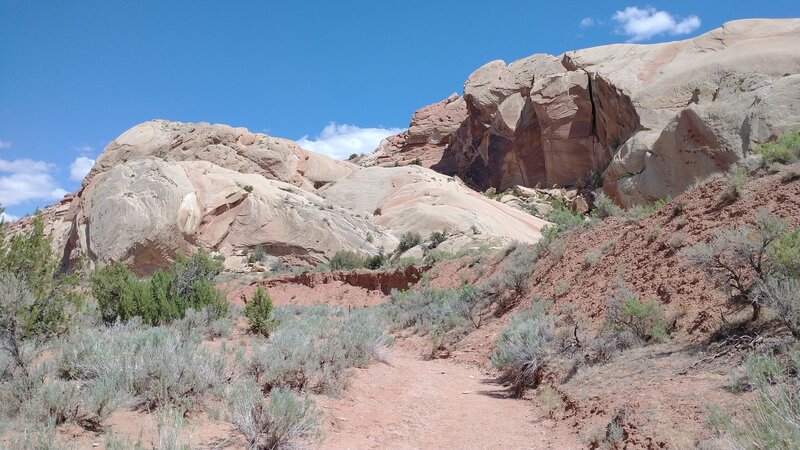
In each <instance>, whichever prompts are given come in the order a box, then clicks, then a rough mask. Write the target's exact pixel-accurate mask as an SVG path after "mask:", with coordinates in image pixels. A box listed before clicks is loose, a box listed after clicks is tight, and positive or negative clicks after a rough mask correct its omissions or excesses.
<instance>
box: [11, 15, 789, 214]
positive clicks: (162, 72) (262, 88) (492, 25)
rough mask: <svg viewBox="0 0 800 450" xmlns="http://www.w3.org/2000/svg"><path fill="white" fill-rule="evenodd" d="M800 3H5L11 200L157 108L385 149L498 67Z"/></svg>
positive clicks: (323, 147) (57, 189)
mask: <svg viewBox="0 0 800 450" xmlns="http://www.w3.org/2000/svg"><path fill="white" fill-rule="evenodd" d="M798 16H800V2H797V1H769V2H767V1H762V2H753V1H752V0H748V1H739V0H730V1H727V2H725V4H724V7H720V6H718V4H717V2H698V1H670V2H666V1H660V2H650V3H637V2H633V1H624V2H618V1H605V2H596V1H592V2H589V1H587V2H571V1H562V2H534V1H485V2H477V1H465V0H461V1H449V0H448V1H444V0H427V1H405V2H380V1H374V0H372V1H339V2H322V1H318V2H303V1H294V2H287V1H280V2H272V1H261V2H255V1H253V2H244V1H227V2H219V1H217V2H212V1H201V0H198V1H191V2H188V1H186V2H179V1H172V2H164V1H111V0H107V1H72V2H66V1H36V2H24V1H18V0H0V203H2V204H3V205H5V206H6V210H7V214H9V216H12V217H13V216H21V215H23V214H27V213H30V212H31V211H33V210H34V209H35V208H36V207H38V206H43V205H46V204H49V203H51V202H52V201H53V200H55V199H56V198H59V197H60V196H61V195H63V194H64V193H65V192H71V191H75V190H76V189H77V188H78V187H79V186H80V179H81V177H82V175H83V174H84V173H85V172H86V171H87V170H88V168H89V167H91V164H92V161H93V159H94V158H95V157H96V156H97V155H98V154H99V153H100V152H101V151H102V149H103V147H105V145H106V144H108V142H110V141H111V140H113V139H114V138H115V137H116V136H118V135H119V134H121V133H122V132H123V131H125V130H126V129H128V128H130V127H131V126H133V125H135V124H137V123H140V122H143V121H146V120H149V119H153V118H164V119H170V120H180V121H205V122H212V123H227V124H231V125H234V126H245V127H247V128H249V129H251V130H254V131H261V132H266V133H269V134H271V135H274V136H281V137H286V138H290V139H296V140H301V143H302V144H303V145H304V146H305V147H308V148H309V149H312V150H316V151H320V152H324V153H329V154H332V155H334V156H340V155H348V154H350V153H352V152H354V151H356V152H360V151H370V150H371V149H372V148H374V146H375V145H376V143H377V141H378V140H380V139H381V138H382V137H383V136H385V135H387V134H389V133H391V132H393V131H396V130H397V129H401V128H404V127H406V126H407V125H408V122H409V119H410V117H411V114H412V113H413V112H414V111H415V110H416V109H418V108H420V107H422V106H424V105H427V104H429V103H432V102H435V101H438V100H440V99H442V98H444V97H447V96H448V95H449V94H450V93H452V92H454V91H460V90H461V87H462V85H463V82H464V80H465V79H466V78H467V76H468V75H469V74H470V73H471V72H472V71H473V70H475V69H476V68H478V67H479V66H481V65H482V64H484V63H486V62H488V61H491V60H494V59H504V60H506V61H509V62H510V61H513V60H515V59H518V58H521V57H524V56H527V55H530V54H533V53H539V52H547V53H553V54H559V53H562V52H564V51H567V50H572V49H577V48H584V47H590V46H595V45H603V44H609V43H617V42H627V41H630V42H642V43H649V42H661V41H666V40H674V39H680V38H686V37H691V36H695V35H698V34H701V33H703V32H705V31H708V30H710V29H713V28H716V27H718V26H720V25H722V23H724V22H726V21H728V20H733V19H739V18H750V17H798Z"/></svg>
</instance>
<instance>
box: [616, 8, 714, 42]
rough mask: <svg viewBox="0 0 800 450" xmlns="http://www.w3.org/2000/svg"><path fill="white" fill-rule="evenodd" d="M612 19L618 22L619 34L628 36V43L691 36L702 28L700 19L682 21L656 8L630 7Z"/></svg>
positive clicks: (687, 18) (689, 18) (690, 18)
mask: <svg viewBox="0 0 800 450" xmlns="http://www.w3.org/2000/svg"><path fill="white" fill-rule="evenodd" d="M612 19H613V20H614V21H615V22H617V24H618V27H617V32H618V33H621V34H624V35H626V36H628V42H639V41H646V40H648V39H651V38H653V37H655V36H658V35H660V34H665V33H666V34H671V35H680V34H689V33H691V32H692V31H694V30H696V29H698V28H699V27H700V18H699V17H697V16H694V15H692V16H688V17H686V18H683V19H680V20H679V18H677V17H675V16H673V15H672V14H670V13H668V12H666V11H659V10H657V9H656V8H652V7H647V8H639V7H636V6H629V7H627V8H625V9H624V10H622V11H617V12H616V13H615V14H614V16H613V17H612Z"/></svg>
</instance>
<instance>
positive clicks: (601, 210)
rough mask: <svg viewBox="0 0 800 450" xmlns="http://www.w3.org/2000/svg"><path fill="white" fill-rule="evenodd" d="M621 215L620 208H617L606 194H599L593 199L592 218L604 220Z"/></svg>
mask: <svg viewBox="0 0 800 450" xmlns="http://www.w3.org/2000/svg"><path fill="white" fill-rule="evenodd" d="M622 214H623V211H622V208H620V207H619V206H617V204H616V203H614V201H613V200H611V199H610V198H609V197H608V196H607V195H606V194H603V193H601V194H599V195H598V196H597V198H595V200H594V210H592V217H595V218H598V219H605V218H607V217H615V216H621V215H622Z"/></svg>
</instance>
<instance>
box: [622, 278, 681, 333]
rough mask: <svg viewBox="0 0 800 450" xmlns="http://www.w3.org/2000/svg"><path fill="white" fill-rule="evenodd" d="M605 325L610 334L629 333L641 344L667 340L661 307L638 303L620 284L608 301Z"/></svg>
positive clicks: (654, 303)
mask: <svg viewBox="0 0 800 450" xmlns="http://www.w3.org/2000/svg"><path fill="white" fill-rule="evenodd" d="M607 323H608V327H609V329H610V330H611V331H612V332H614V333H619V332H621V331H629V332H631V333H633V335H635V336H636V337H637V338H638V339H640V340H641V341H643V342H650V341H655V342H661V341H664V340H665V339H666V338H667V331H668V330H667V323H666V322H665V321H664V311H663V310H662V309H661V306H660V305H659V304H658V303H656V302H652V301H647V302H642V301H639V298H638V296H637V295H636V293H634V292H633V291H631V290H630V289H628V288H627V287H626V286H625V285H624V284H622V283H620V284H619V286H618V287H617V292H616V294H615V295H613V296H612V297H611V299H610V300H609V308H608V314H607Z"/></svg>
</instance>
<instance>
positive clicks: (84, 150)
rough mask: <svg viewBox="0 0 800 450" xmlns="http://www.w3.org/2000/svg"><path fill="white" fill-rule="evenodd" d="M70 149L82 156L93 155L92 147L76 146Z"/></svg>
mask: <svg viewBox="0 0 800 450" xmlns="http://www.w3.org/2000/svg"><path fill="white" fill-rule="evenodd" d="M72 149H73V150H75V151H76V152H78V153H80V154H82V155H85V154H87V153H94V147H92V146H91V145H78V146H75V147H72Z"/></svg>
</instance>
